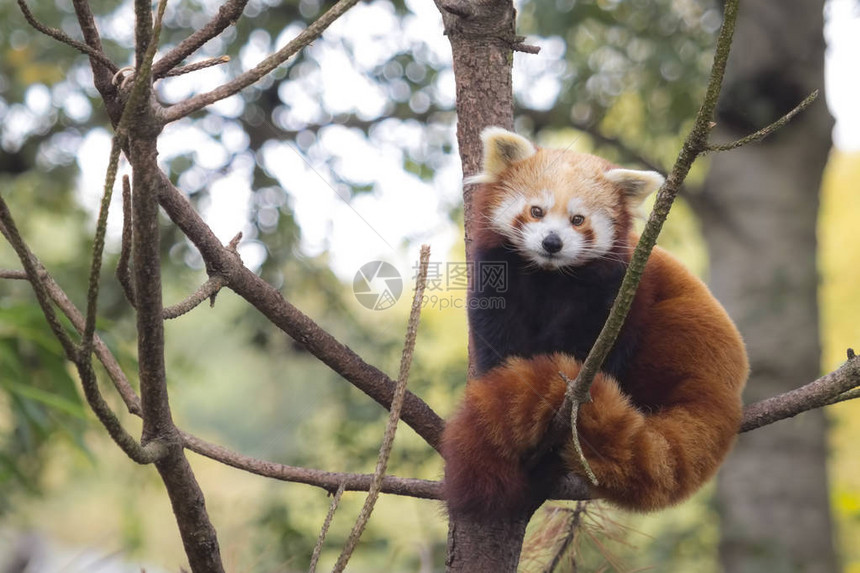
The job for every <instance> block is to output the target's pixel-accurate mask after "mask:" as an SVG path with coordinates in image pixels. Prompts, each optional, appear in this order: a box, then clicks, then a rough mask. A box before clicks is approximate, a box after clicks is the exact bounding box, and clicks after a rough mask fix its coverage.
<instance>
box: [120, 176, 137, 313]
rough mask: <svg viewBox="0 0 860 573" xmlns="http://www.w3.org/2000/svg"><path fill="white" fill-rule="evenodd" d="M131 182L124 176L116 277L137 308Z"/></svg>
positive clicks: (129, 300) (127, 296)
mask: <svg viewBox="0 0 860 573" xmlns="http://www.w3.org/2000/svg"><path fill="white" fill-rule="evenodd" d="M131 202H132V198H131V182H130V181H129V179H128V175H123V176H122V241H121V243H120V244H121V246H120V251H119V260H118V261H117V263H116V278H117V280H118V281H119V284H120V286H122V292H123V293H125V298H126V299H128V302H129V304H131V306H132V308H137V300H136V299H135V296H134V280H133V279H132V276H131V242H132V231H133V228H134V227H133V225H134V222H133V221H132V208H131Z"/></svg>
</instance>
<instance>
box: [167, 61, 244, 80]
mask: <svg viewBox="0 0 860 573" xmlns="http://www.w3.org/2000/svg"><path fill="white" fill-rule="evenodd" d="M229 61H230V56H218V57H217V58H206V59H205V60H200V61H199V62H194V63H193V64H188V65H187V66H182V67H179V68H173V69H172V70H170V71H169V72H167V73H166V74H165V77H168V78H173V77H176V76H181V75H184V74H190V73H191V72H196V71H198V70H205V69H206V68H211V67H212V66H220V65H221V64H226V63H228V62H229Z"/></svg>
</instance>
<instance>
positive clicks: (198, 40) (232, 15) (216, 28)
mask: <svg viewBox="0 0 860 573" xmlns="http://www.w3.org/2000/svg"><path fill="white" fill-rule="evenodd" d="M246 4H248V0H229V1H228V2H227V3H226V4H224V5H223V6H221V7H220V8H218V14H217V15H216V16H215V17H214V18H212V20H210V21H209V22H208V23H207V24H206V25H205V26H203V27H202V28H200V29H199V30H197V31H195V32H194V33H193V34H191V35H190V36H188V37H187V38H185V39H184V40H182V41H181V42H180V43H179V45H178V46H176V47H175V48H173V49H172V50H170V51H169V52H167V53H166V54H165V55H164V56H162V57H161V59H159V60H158V61H157V62H155V63H154V64H153V65H152V78H153V79H154V80H157V79H159V78H163V77H165V76H168V75H171V73H170V72H171V70H173V68H175V67H176V66H177V65H178V64H179V62H181V61H182V60H184V59H185V58H187V57H188V56H190V55H191V54H193V53H194V52H196V51H197V50H199V49H200V48H201V47H203V45H204V44H205V43H206V42H208V41H209V40H211V39H212V38H214V37H215V36H217V35H218V34H220V33H221V32H223V31H224V30H226V29H227V27H228V26H232V25H233V24H235V23H236V21H237V20H238V19H239V17H240V16H241V15H242V12H243V11H244V10H245V5H246Z"/></svg>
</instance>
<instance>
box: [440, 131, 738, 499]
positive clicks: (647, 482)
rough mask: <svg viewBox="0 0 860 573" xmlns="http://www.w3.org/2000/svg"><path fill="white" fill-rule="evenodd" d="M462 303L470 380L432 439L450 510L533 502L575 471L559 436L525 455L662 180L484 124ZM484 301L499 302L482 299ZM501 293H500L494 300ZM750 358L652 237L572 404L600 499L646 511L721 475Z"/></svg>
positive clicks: (596, 327) (543, 429) (597, 321)
mask: <svg viewBox="0 0 860 573" xmlns="http://www.w3.org/2000/svg"><path fill="white" fill-rule="evenodd" d="M482 140H483V143H484V161H483V171H482V172H481V173H480V174H479V175H477V176H476V177H474V178H473V179H472V181H473V182H476V183H480V186H479V187H478V188H477V190H476V191H475V195H474V208H475V212H476V213H478V217H480V222H479V225H478V227H479V228H478V229H477V231H476V232H475V234H474V249H473V253H474V260H475V262H476V269H478V270H480V269H481V266H482V265H488V264H494V265H499V264H503V265H504V266H505V271H506V276H505V279H506V280H504V281H492V282H491V283H488V284H483V282H484V281H482V277H481V276H480V274H481V273H480V272H476V277H475V279H476V280H475V287H474V288H473V289H472V290H473V292H472V293H471V294H470V296H471V297H472V298H473V299H475V300H473V301H471V302H470V304H469V305H468V308H469V309H470V310H469V323H470V328H471V334H472V341H473V349H474V357H475V364H476V370H477V374H478V377H477V378H474V379H472V380H470V381H469V383H468V384H467V387H466V396H465V399H464V401H463V404H462V405H461V407H460V409H459V411H458V412H457V413H455V415H454V416H453V417H452V418H451V419H450V420H448V422H447V424H446V427H445V431H444V433H443V437H442V448H441V451H442V455H443V457H444V459H445V481H444V486H443V491H444V497H445V500H446V503H447V505H448V509H449V512H451V513H452V514H476V513H479V514H489V515H500V514H509V513H511V512H517V511H522V510H525V509H526V508H531V509H536V508H537V506H538V505H540V503H542V502H543V501H544V500H545V499H546V497H547V495H548V493H549V488H550V486H551V485H552V484H553V483H554V481H555V480H557V479H558V478H559V477H560V476H561V475H563V472H565V471H567V472H574V473H578V474H581V473H582V470H581V467H580V463H579V461H578V460H579V458H578V456H577V455H576V453H575V452H574V451H573V447H572V444H571V443H570V440H569V439H567V440H566V441H565V442H564V443H561V444H559V446H558V447H556V448H552V449H551V450H550V452H549V453H548V454H546V457H545V459H544V460H541V461H539V463H535V462H534V460H532V459H531V457H532V454H533V453H534V452H536V451H537V450H538V446H539V445H541V444H542V443H543V442H544V441H545V440H547V439H549V437H548V436H547V430H548V427H549V425H550V422H551V420H552V418H553V416H554V415H555V413H556V410H557V409H558V408H559V406H560V405H561V403H562V401H563V398H564V391H565V381H564V380H563V378H562V376H561V375H560V373H563V374H565V375H566V376H567V377H569V378H570V379H573V378H575V377H576V375H577V373H578V372H579V368H580V365H581V361H582V360H584V359H585V357H586V355H587V354H588V351H589V350H590V349H591V346H592V345H593V344H594V341H595V339H596V338H597V335H598V333H599V332H600V329H601V327H602V326H603V323H604V321H605V320H606V317H607V315H608V313H609V309H610V307H611V305H612V302H613V300H614V299H615V295H616V293H617V292H618V288H619V286H620V283H621V279H622V277H623V276H624V273H625V271H626V268H627V264H628V262H629V260H630V256H631V253H632V250H633V248H634V247H635V243H636V238H635V236H632V235H631V226H632V221H633V218H634V216H635V215H636V214H637V212H638V209H639V207H640V205H641V203H642V202H643V200H644V199H645V198H646V197H647V196H648V195H650V194H651V193H652V192H653V191H655V190H656V189H658V188H659V187H660V185H661V184H662V183H663V177H662V176H661V175H659V174H658V173H656V172H653V171H634V170H629V169H619V168H617V167H616V166H614V165H612V164H611V163H610V162H608V161H606V160H604V159H601V158H599V157H595V156H592V155H588V154H582V153H576V152H572V151H567V150H553V149H538V148H536V147H535V146H534V145H532V143H531V142H529V141H528V140H527V139H525V138H523V137H521V136H519V135H516V134H514V133H511V132H508V131H506V130H503V129H501V128H488V129H486V130H485V131H484V132H483V134H482ZM488 297H495V298H496V303H495V304H482V300H481V299H484V298H488ZM499 300H500V301H502V303H503V304H498V301H499ZM748 370H749V364H748V360H747V356H746V351H745V349H744V344H743V341H742V340H741V336H740V334H739V333H738V331H737V329H736V328H735V326H734V324H733V323H732V321H731V319H730V318H729V317H728V315H727V314H726V312H725V310H723V308H722V307H721V306H720V304H719V303H718V302H717V301H716V299H714V297H713V296H712V295H711V293H710V292H709V291H708V289H707V287H706V286H705V285H704V284H703V283H702V282H701V281H700V280H699V279H698V278H697V277H695V276H694V275H692V274H691V273H690V272H689V271H688V270H686V269H685V268H684V267H683V266H682V265H681V264H680V263H679V262H678V261H677V260H676V259H675V258H674V257H672V256H671V255H669V254H668V253H667V252H666V251H664V250H662V249H660V248H659V247H656V248H655V249H654V251H653V252H652V254H651V257H650V259H649V261H648V264H647V266H646V269H645V272H644V274H643V277H642V281H641V283H640V287H639V290H638V291H637V294H636V297H635V299H634V302H633V306H632V308H631V311H630V313H629V315H628V318H627V321H626V323H625V325H624V327H623V329H622V332H621V334H620V336H619V337H618V340H617V341H616V343H615V345H614V347H613V349H612V351H611V353H610V355H609V356H608V358H607V360H606V361H605V363H604V365H603V367H602V370H601V372H600V373H599V374H598V375H597V377H596V378H595V380H594V383H593V385H592V387H591V397H592V401H591V402H589V403H586V404H584V405H583V406H582V408H581V410H580V414H579V420H578V426H577V429H578V433H579V438H580V441H581V443H582V446H583V450H584V454H585V457H586V459H587V460H588V463H589V465H590V466H591V468H592V470H593V471H594V473H595V474H596V477H597V479H598V482H599V485H598V486H596V487H594V488H593V492H592V493H593V495H594V496H595V497H600V498H604V499H606V500H608V501H610V502H611V503H613V504H615V505H618V506H620V507H623V508H627V509H632V510H638V511H649V510H655V509H659V508H662V507H666V506H668V505H671V504H674V503H677V502H679V501H681V500H683V499H684V498H686V497H687V496H689V495H690V494H691V493H693V492H694V491H696V490H697V489H698V488H699V487H700V486H701V485H703V484H704V483H705V482H706V481H707V480H708V479H709V478H710V477H711V476H712V475H713V474H714V473H715V472H716V470H717V467H718V466H719V465H720V463H721V461H722V460H723V458H724V457H725V456H726V454H727V453H728V451H729V449H730V448H731V446H732V444H733V442H734V438H735V436H736V434H737V431H738V428H739V424H740V419H741V413H742V403H741V390H742V388H743V386H744V383H745V381H746V379H747V375H748Z"/></svg>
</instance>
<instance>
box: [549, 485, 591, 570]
mask: <svg viewBox="0 0 860 573" xmlns="http://www.w3.org/2000/svg"><path fill="white" fill-rule="evenodd" d="M587 507H588V502H587V501H578V502H576V507H575V508H574V509H573V511H571V512H570V517H569V518H568V520H569V521H568V526H567V531H566V532H565V535H564V539H562V541H561V545H559V548H558V550H557V551H556V552H555V554H554V555H553V556H552V560H551V561H550V562H549V564H548V565H547V567H546V569H544V571H545V573H554V572H555V570H556V569H557V568H558V566H559V565H561V560H562V558H563V557H564V554H565V553H567V550H568V548H570V546H571V544H572V543H573V542H574V540H575V539H576V534H577V533H578V532H579V524H580V523H581V522H582V515H583V514H584V513H585V511H586V508H587ZM575 570H576V567H575V566H574V571H575Z"/></svg>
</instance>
